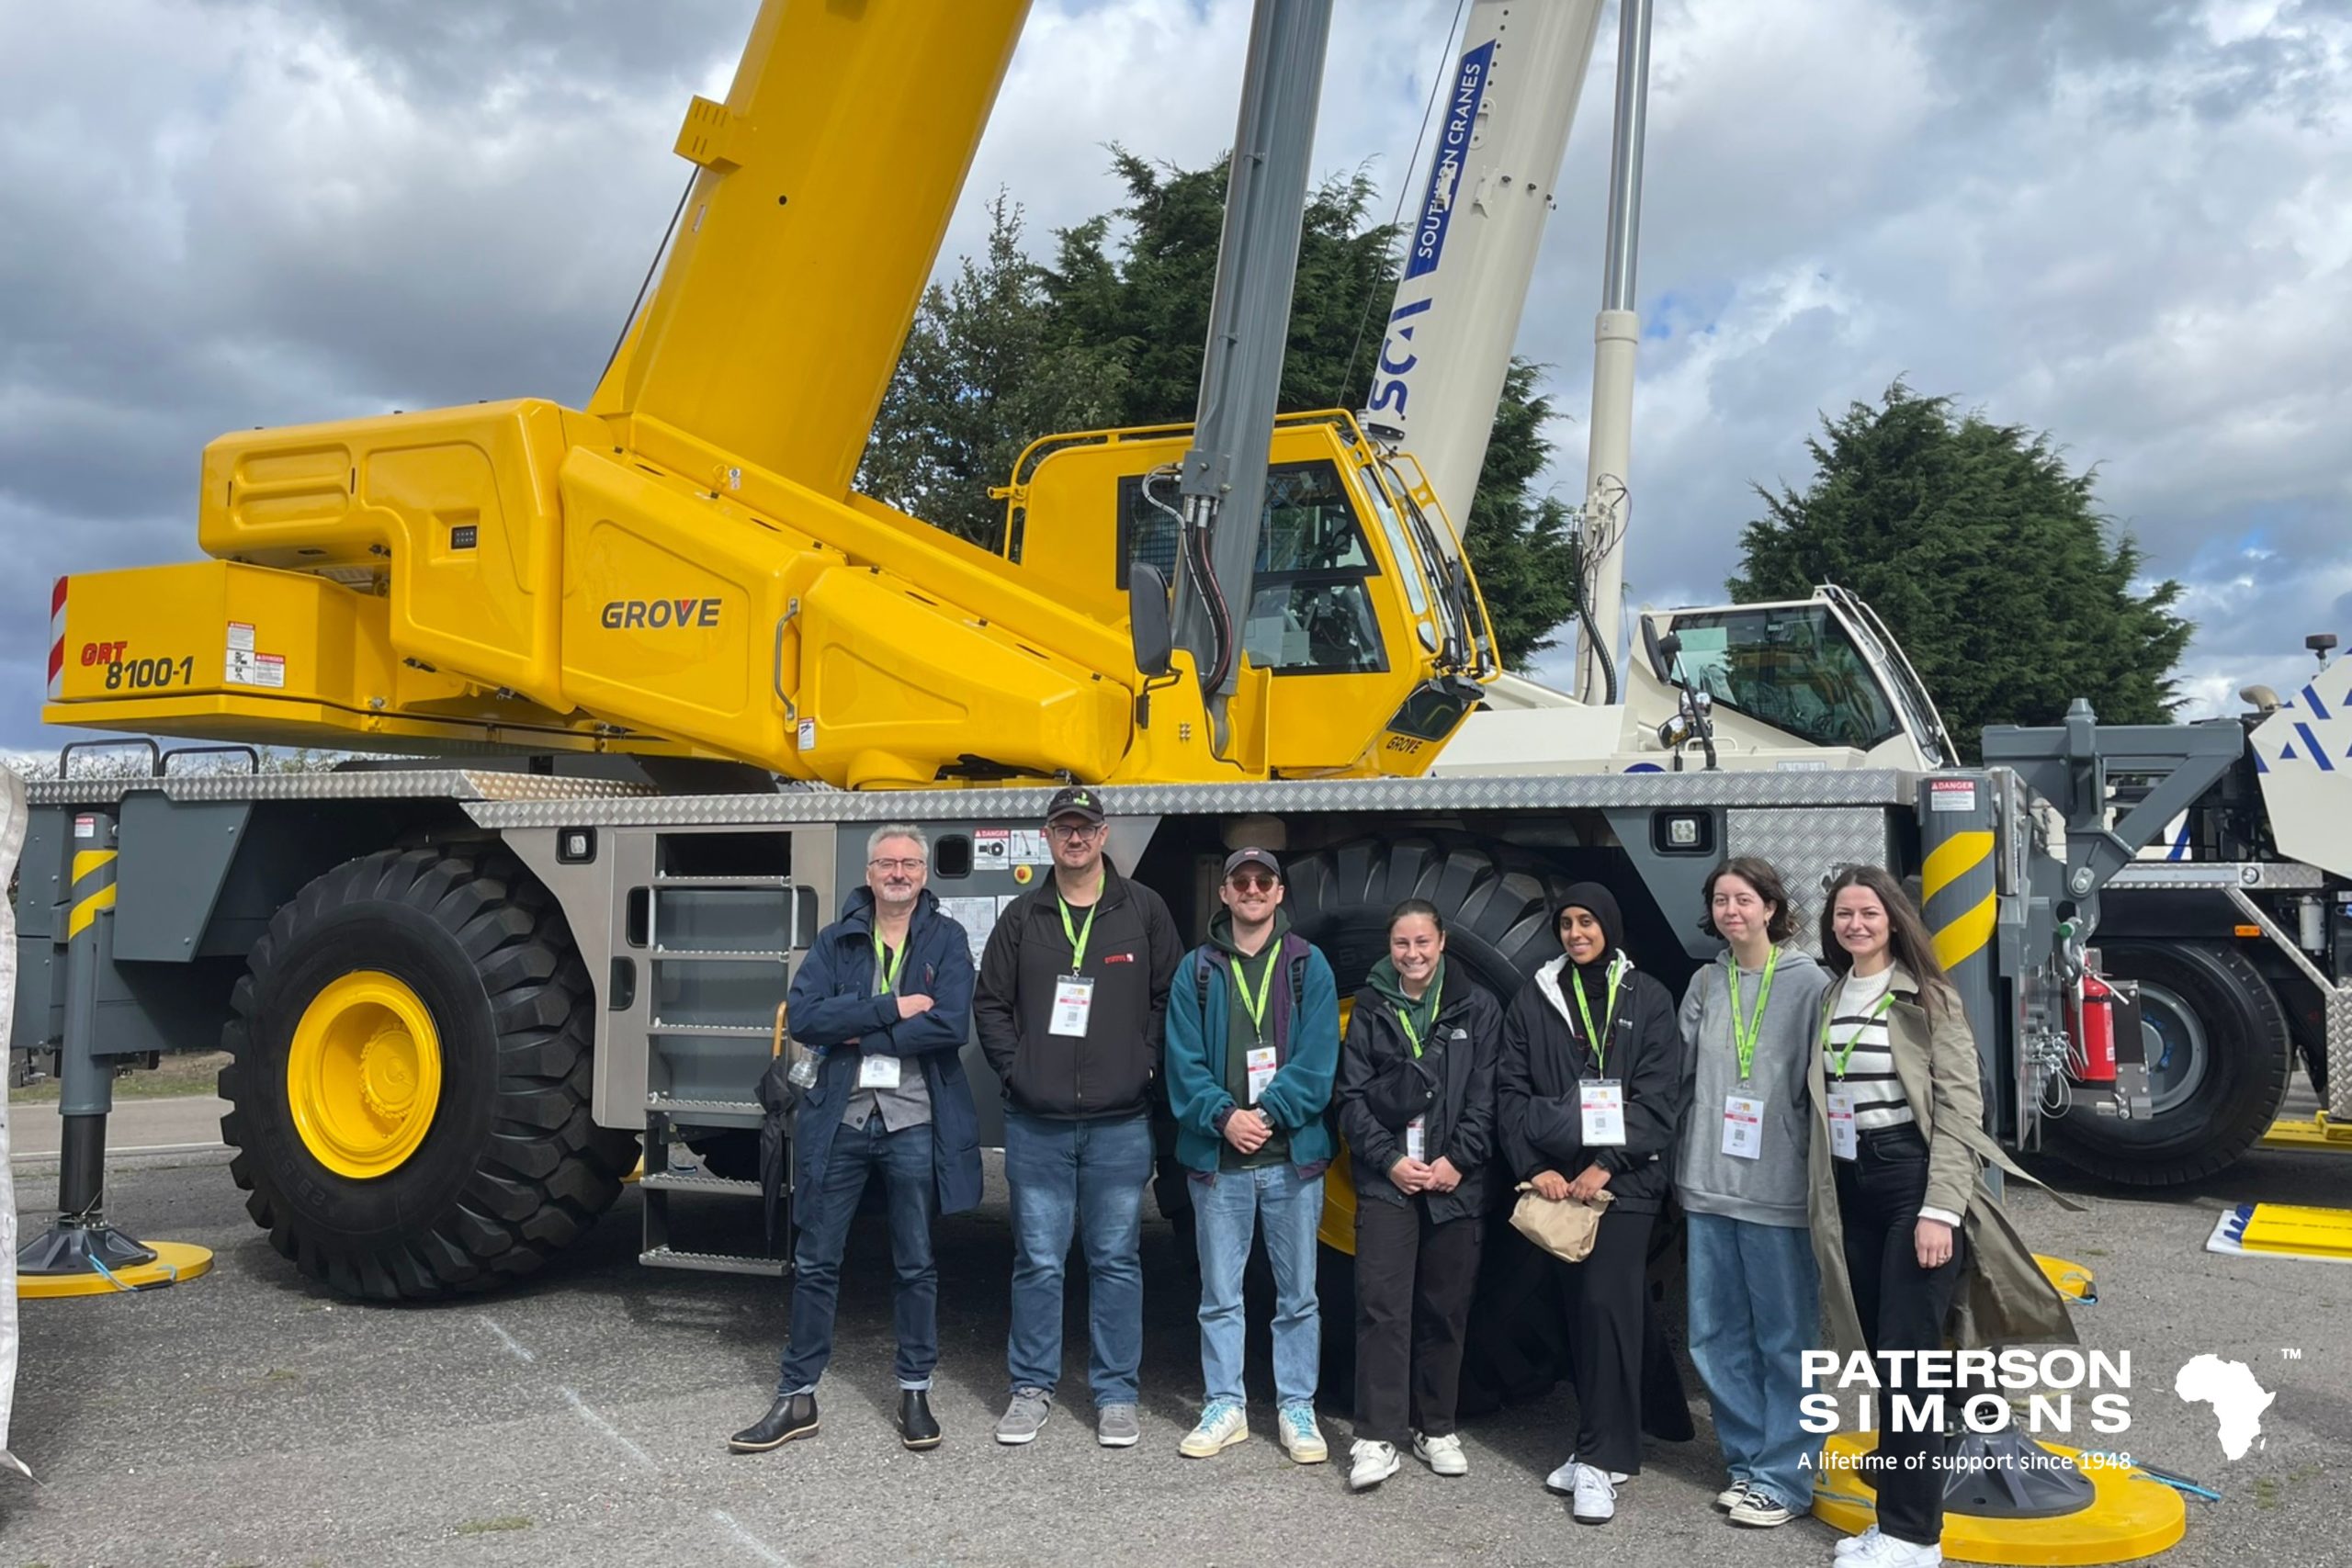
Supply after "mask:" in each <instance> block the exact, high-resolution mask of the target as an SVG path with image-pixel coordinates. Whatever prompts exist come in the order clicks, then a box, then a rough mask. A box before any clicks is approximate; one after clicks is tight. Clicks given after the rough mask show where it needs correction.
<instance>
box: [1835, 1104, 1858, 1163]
mask: <svg viewBox="0 0 2352 1568" xmlns="http://www.w3.org/2000/svg"><path fill="white" fill-rule="evenodd" d="M1828 1100H1829V1152H1830V1153H1831V1154H1832V1155H1834V1156H1837V1157H1838V1158H1839V1159H1860V1157H1861V1153H1862V1140H1861V1135H1860V1134H1859V1133H1857V1132H1856V1131H1855V1130H1854V1097H1853V1096H1852V1095H1851V1094H1849V1093H1848V1092H1847V1091H1846V1090H1844V1089H1831V1090H1830V1091H1829V1094H1828Z"/></svg>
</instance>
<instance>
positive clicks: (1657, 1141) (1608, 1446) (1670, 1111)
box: [1496, 882, 1682, 1525]
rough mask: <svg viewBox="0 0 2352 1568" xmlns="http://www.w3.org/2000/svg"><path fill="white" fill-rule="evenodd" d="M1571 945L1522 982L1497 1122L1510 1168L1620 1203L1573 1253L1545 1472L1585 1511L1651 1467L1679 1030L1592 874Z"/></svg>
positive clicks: (1572, 894)
mask: <svg viewBox="0 0 2352 1568" xmlns="http://www.w3.org/2000/svg"><path fill="white" fill-rule="evenodd" d="M1553 926H1554V929H1555V931H1557V932H1558V933H1559V938H1560V945H1561V948H1562V949H1563V951H1562V953H1561V955H1560V956H1559V957H1557V958H1555V959H1554V960H1552V962H1551V963H1549V964H1545V965H1544V967H1543V968H1541V969H1539V970H1537V971H1536V972H1535V976H1534V978H1532V979H1531V980H1530V981H1528V983H1527V984H1526V985H1525V986H1522V987H1520V992H1519V995H1518V996H1517V997H1515V998H1512V1000H1511V1004H1510V1012H1509V1013H1508V1014H1506V1015H1505V1017H1504V1019H1503V1043H1502V1060H1501V1063H1500V1065H1499V1066H1498V1070H1497V1074H1496V1100H1497V1107H1498V1109H1497V1117H1496V1120H1497V1126H1498V1132H1499V1134H1500V1138H1501V1143H1502V1155H1503V1158H1504V1159H1505V1161H1506V1162H1508V1164H1509V1166H1510V1171H1511V1174H1512V1175H1514V1176H1515V1177H1516V1178H1517V1179H1519V1180H1521V1181H1525V1182H1528V1183H1531V1184H1532V1186H1533V1187H1534V1189H1535V1190H1536V1192H1537V1193H1538V1194H1539V1195H1541V1196H1543V1197H1545V1198H1551V1199H1555V1200H1556V1199H1562V1198H1569V1197H1575V1198H1589V1197H1591V1196H1592V1195H1593V1194H1595V1193H1597V1192H1601V1191H1606V1192H1608V1193H1609V1194H1610V1195H1611V1203H1610V1205H1609V1207H1608V1209H1607V1210H1606V1211H1605V1212H1604V1213H1602V1215H1601V1218H1600V1231H1599V1234H1598V1236H1597V1239H1596V1240H1595V1241H1594V1243H1593V1247H1592V1253H1591V1255H1590V1256H1589V1257H1588V1258H1585V1259H1584V1261H1582V1262H1580V1263H1570V1264H1565V1265H1563V1266H1562V1267H1563V1268H1564V1269H1566V1292H1565V1293H1566V1297H1567V1314H1568V1359H1569V1366H1570V1369H1571V1371H1573V1372H1574V1375H1575V1378H1576V1385H1577V1447H1576V1451H1575V1452H1574V1453H1572V1454H1570V1455H1569V1456H1568V1461H1567V1462H1566V1464H1564V1465H1562V1466H1561V1467H1560V1468H1559V1469H1558V1470H1556V1471H1554V1472H1552V1474H1551V1476H1550V1478H1549V1480H1548V1484H1550V1485H1551V1486H1552V1487H1553V1488H1554V1489H1555V1490H1557V1491H1563V1492H1569V1493H1572V1494H1574V1496H1575V1502H1574V1504H1573V1512H1574V1514H1575V1516H1576V1517H1577V1520H1578V1522H1580V1523H1583V1524H1589V1525H1597V1524H1602V1523H1605V1522H1606V1521H1607V1520H1608V1519H1609V1518H1610V1517H1612V1516H1613V1515H1614V1514H1615V1513H1616V1511H1617V1502H1616V1499H1617V1488H1616V1483H1618V1482H1620V1481H1623V1480H1624V1479H1626V1478H1627V1477H1628V1476H1630V1475H1633V1474H1634V1473H1636V1472H1639V1471H1640V1470H1641V1468H1642V1358H1643V1345H1642V1336H1643V1327H1644V1321H1645V1316H1646V1311H1645V1300H1644V1293H1643V1283H1644V1280H1645V1279H1646V1278H1647V1274H1648V1269H1649V1243H1650V1230H1651V1227H1652V1226H1653V1225H1654V1224H1656V1223H1657V1215H1658V1210H1659V1208H1660V1206H1661V1205H1662V1204H1663V1203H1664V1201H1665V1200H1666V1197H1667V1195H1668V1192H1669V1191H1670V1190H1672V1182H1671V1180H1670V1179H1669V1171H1668V1163H1667V1162H1668V1155H1669V1152H1670V1150H1671V1149H1672V1147H1673V1142H1674V1133H1675V1127H1676V1125H1677V1123H1678V1122H1679V1121H1680V1120H1681V1116H1680V1107H1679V1105H1678V1104H1677V1103H1676V1101H1677V1100H1678V1098H1679V1094H1680V1086H1681V1077H1682V1037H1681V1034H1680V1032H1679V1029H1678V1028H1677V1026H1676V1023H1675V1009H1674V998H1673V996H1672V994H1671V993H1669V992H1668V990H1667V988H1666V987H1664V986H1662V985H1660V984H1659V983H1658V982H1657V981H1656V980H1654V979H1652V978H1650V976H1647V975H1644V974H1640V973H1638V972H1636V971H1635V970H1634V964H1633V960H1632V959H1631V958H1629V957H1627V956H1626V954H1625V951H1624V940H1625V938H1624V931H1625V926H1624V919H1623V916H1621V915H1620V914H1619V913H1618V910H1617V900H1616V899H1615V898H1613V897H1611V896H1610V893H1609V890H1608V889H1607V888H1604V887H1602V886H1600V885H1599V884H1598V883H1592V882H1579V883H1577V885H1576V886H1573V887H1571V888H1569V889H1568V890H1567V893H1566V895H1565V896H1564V897H1562V898H1561V900H1560V903H1559V905H1558V907H1557V908H1555V911H1554V915H1553Z"/></svg>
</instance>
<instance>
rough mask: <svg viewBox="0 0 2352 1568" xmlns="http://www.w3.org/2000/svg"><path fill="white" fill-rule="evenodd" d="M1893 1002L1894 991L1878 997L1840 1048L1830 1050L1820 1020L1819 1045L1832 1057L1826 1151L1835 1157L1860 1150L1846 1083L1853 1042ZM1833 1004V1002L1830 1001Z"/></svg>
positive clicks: (1857, 1155)
mask: <svg viewBox="0 0 2352 1568" xmlns="http://www.w3.org/2000/svg"><path fill="white" fill-rule="evenodd" d="M1892 1006H1894V992H1893V991H1889V992H1887V994H1886V995H1884V996H1883V997H1881V998H1879V999H1878V1005H1877V1006H1876V1007H1874V1008H1872V1009H1871V1010H1870V1012H1869V1013H1868V1014H1867V1015H1866V1017H1865V1019H1864V1021H1862V1022H1860V1023H1858V1024H1856V1025H1854V1032H1853V1033H1851V1034H1849V1035H1848V1036H1847V1037H1846V1044H1845V1048H1844V1049H1843V1050H1833V1049H1832V1048H1831V1047H1832V1043H1831V1041H1830V1038H1829V1020H1827V1019H1826V1018H1825V1019H1823V1020H1822V1021H1821V1048H1822V1050H1823V1051H1824V1052H1825V1053H1826V1054H1827V1055H1829V1056H1830V1057H1831V1066H1830V1069H1829V1072H1830V1077H1831V1079H1832V1080H1833V1081H1832V1082H1831V1083H1830V1086H1829V1091H1828V1093H1827V1094H1826V1096H1825V1097H1824V1103H1825V1105H1826V1110H1827V1113H1828V1116H1829V1152H1830V1154H1831V1156H1834V1157H1836V1158H1838V1159H1860V1157H1861V1154H1862V1136H1861V1133H1860V1129H1859V1127H1858V1126H1857V1124H1856V1122H1855V1121H1854V1096H1853V1091H1852V1090H1850V1089H1848V1088H1847V1087H1846V1068H1847V1066H1848V1065H1849V1063H1851V1062H1852V1061H1853V1059H1854V1046H1855V1045H1856V1043H1859V1042H1860V1039H1861V1038H1862V1031H1863V1030H1865V1029H1867V1028H1869V1027H1870V1026H1871V1024H1872V1023H1875V1022H1877V1021H1879V1020H1880V1019H1881V1018H1883V1017H1884V1016H1886V1010H1887V1009H1888V1008H1890V1007H1892ZM1833 1008H1834V1004H1833Z"/></svg>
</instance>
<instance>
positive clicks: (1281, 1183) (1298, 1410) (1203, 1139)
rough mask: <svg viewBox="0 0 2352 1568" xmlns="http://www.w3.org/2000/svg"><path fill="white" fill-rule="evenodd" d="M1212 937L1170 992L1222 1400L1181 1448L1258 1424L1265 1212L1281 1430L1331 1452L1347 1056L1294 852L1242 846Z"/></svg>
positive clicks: (1219, 1442)
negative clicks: (1299, 929)
mask: <svg viewBox="0 0 2352 1568" xmlns="http://www.w3.org/2000/svg"><path fill="white" fill-rule="evenodd" d="M1217 897H1219V899H1221V900H1222V901H1223V903H1224V905H1225V908H1224V909H1223V911H1222V912H1220V913H1218V914H1217V915H1216V916H1214V917H1212V918H1211V919H1210V921H1209V940H1208V941H1207V942H1204V943H1203V944H1202V945H1201V946H1200V947H1198V948H1195V949H1194V950H1193V952H1192V953H1190V954H1188V955H1187V956H1186V958H1185V959H1184V962H1183V963H1182V964H1180V965H1179V966H1178V968H1177V972H1176V983H1175V986H1174V987H1173V988H1172V990H1171V991H1170V996H1169V1002H1168V1099H1169V1104H1170V1110H1171V1111H1173V1112H1174V1114H1175V1118H1176V1157H1177V1158H1178V1160H1180V1161H1181V1162H1182V1164H1183V1166H1184V1167H1185V1168H1186V1170H1187V1171H1188V1172H1189V1173H1190V1175H1191V1177H1192V1180H1191V1182H1190V1183H1189V1185H1190V1188H1191V1190H1192V1199H1193V1237H1194V1240H1195V1242H1196V1244H1197V1245H1198V1247H1199V1248H1200V1256H1201V1377H1202V1381H1203V1382H1204V1383H1205V1384H1206V1385H1207V1391H1208V1399H1207V1403H1206V1404H1205V1405H1204V1407H1203V1409H1202V1411H1201V1419H1200V1424H1199V1425H1198V1426H1196V1427H1193V1430H1192V1432H1191V1433H1190V1434H1189V1435H1188V1436H1187V1437H1186V1438H1184V1440H1183V1442H1182V1445H1181V1451H1182V1453H1183V1454H1184V1455H1185V1456H1186V1457H1187V1458H1191V1459H1206V1458H1208V1457H1209V1456H1210V1455H1212V1454H1216V1453H1218V1452H1220V1451H1222V1450H1225V1449H1228V1448H1230V1447H1232V1446H1233V1445H1234V1444H1235V1443H1238V1442H1242V1441H1244V1440H1246V1439H1247V1438H1249V1436H1250V1420H1249V1409H1248V1403H1249V1402H1248V1396H1247V1394H1246V1393H1245V1391H1244V1389H1243V1386H1242V1383H1243V1380H1242V1359H1243V1346H1244V1342H1245V1326H1244V1323H1243V1314H1242V1291H1241V1274H1242V1269H1244V1268H1245V1267H1246V1266H1247V1265H1248V1263H1249V1261H1250V1236H1251V1234H1252V1233H1253V1232H1254V1231H1255V1230H1257V1228H1258V1227H1259V1224H1260V1223H1261V1221H1262V1222H1263V1224H1264V1228H1265V1233H1266V1257H1267V1258H1268V1259H1269V1260H1270V1261H1271V1262H1272V1264H1273V1268H1274V1321H1273V1331H1274V1393H1275V1397H1276V1399H1277V1401H1278V1404H1277V1413H1276V1416H1275V1423H1274V1431H1275V1436H1276V1437H1277V1438H1279V1439H1280V1441H1281V1443H1282V1446H1283V1451H1284V1452H1286V1453H1288V1454H1289V1455H1290V1457H1291V1458H1292V1459H1294V1460H1295V1461H1297V1462H1299V1463H1300V1464H1319V1463H1321V1462H1322V1461H1324V1460H1326V1459H1328V1458H1329V1457H1330V1450H1329V1447H1328V1446H1327V1445H1326V1444H1325V1442H1324V1440H1323V1434H1322V1432H1321V1430H1320V1429H1319V1428H1317V1426H1316V1424H1315V1384H1316V1374H1317V1371H1318V1369H1319V1368H1320V1366H1321V1360H1322V1319H1321V1317H1320V1315H1319V1314H1318V1312H1317V1306H1316V1297H1315V1233H1316V1229H1317V1226H1319V1225H1320V1224H1322V1221H1323V1170H1324V1168H1325V1167H1326V1166H1328V1165H1329V1164H1330V1163H1331V1155H1332V1145H1331V1131H1330V1127H1329V1123H1327V1122H1325V1120H1324V1117H1323V1112H1324V1109H1325V1107H1327V1106H1329V1104H1330V1102H1331V1079H1332V1076H1333V1074H1334V1073H1336V1072H1337V1071H1338V1069H1339V1065H1340V994H1339V989H1338V987H1336V985H1334V983H1333V981H1332V976H1331V965H1330V964H1329V963H1328V962H1327V961H1326V960H1325V959H1324V957H1323V954H1322V953H1320V952H1318V951H1317V949H1316V948H1315V947H1314V946H1312V945H1311V944H1309V943H1308V942H1306V940H1305V939H1303V938H1302V937H1300V936H1299V935H1298V934H1297V933H1296V932H1295V931H1292V930H1291V929H1290V917H1289V916H1288V915H1287V914H1285V913H1283V907H1282V905H1283V875H1282V867H1281V866H1280V865H1279V864H1278V863H1276V862H1275V860H1274V857H1273V856H1272V854H1271V853H1269V852H1266V851H1264V850H1259V849H1239V850H1236V851H1234V852H1233V853H1232V854H1230V855H1228V856H1227V857H1226V862H1225V876H1224V879H1223V881H1222V882H1221V883H1220V884H1219V885H1218V887H1217Z"/></svg>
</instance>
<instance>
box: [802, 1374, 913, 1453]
mask: <svg viewBox="0 0 2352 1568" xmlns="http://www.w3.org/2000/svg"><path fill="white" fill-rule="evenodd" d="M809 1419H811V1420H814V1419H816V1417H815V1416H814V1415H813V1414H812V1415H811V1416H810V1417H809ZM899 1441H900V1442H901V1443H904V1444H905V1445H906V1446H907V1447H909V1448H910V1449H915V1450H922V1449H935V1448H937V1447H938V1446H939V1423H938V1421H936V1420H935V1419H933V1416H932V1414H931V1395H930V1394H928V1393H925V1392H923V1391H922V1389H919V1388H902V1389H900V1390H899Z"/></svg>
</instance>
